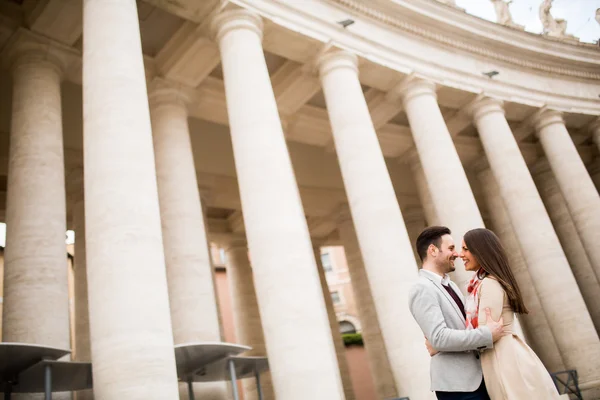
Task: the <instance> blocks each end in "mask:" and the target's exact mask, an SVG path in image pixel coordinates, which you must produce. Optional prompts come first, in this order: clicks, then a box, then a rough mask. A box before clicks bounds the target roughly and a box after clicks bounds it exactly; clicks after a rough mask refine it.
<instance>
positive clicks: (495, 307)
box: [478, 278, 506, 327]
mask: <svg viewBox="0 0 600 400" xmlns="http://www.w3.org/2000/svg"><path fill="white" fill-rule="evenodd" d="M504 296H506V293H505V292H504V289H503V288H502V286H501V285H500V283H499V282H498V281H497V280H495V279H493V278H485V279H484V280H483V282H481V286H480V287H479V316H478V319H479V326H480V327H481V326H485V325H486V323H487V318H486V315H485V312H484V310H485V309H486V308H489V309H490V310H491V311H492V319H493V320H494V321H497V320H498V319H500V317H501V316H502V308H503V307H504Z"/></svg>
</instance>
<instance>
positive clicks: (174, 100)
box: [148, 78, 195, 113]
mask: <svg viewBox="0 0 600 400" xmlns="http://www.w3.org/2000/svg"><path fill="white" fill-rule="evenodd" d="M194 98H195V92H194V90H193V89H192V88H189V87H186V86H184V85H181V84H178V83H175V82H170V81H167V80H166V79H163V78H154V79H153V80H152V82H150V84H149V85H148V102H149V104H150V109H153V108H157V107H161V106H174V107H178V108H184V109H185V111H186V113H187V112H188V106H189V105H190V104H192V103H193V102H194Z"/></svg>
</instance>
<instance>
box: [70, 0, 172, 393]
mask: <svg viewBox="0 0 600 400" xmlns="http://www.w3.org/2000/svg"><path fill="white" fill-rule="evenodd" d="M83 21H84V23H83V27H84V32H83V41H84V43H83V49H84V50H83V115H84V174H85V199H86V204H85V224H86V227H85V228H86V254H87V270H88V300H89V310H90V337H91V343H92V359H93V360H94V392H95V396H96V397H97V398H99V399H105V400H117V399H119V400H120V399H145V400H152V399H156V400H159V399H160V400H164V399H176V398H178V395H179V393H178V388H177V374H176V369H175V354H174V351H173V333H172V329H171V318H170V314H169V298H168V289H167V279H166V273H165V257H164V252H163V241H162V234H161V225H160V211H159V204H158V193H157V186H156V173H155V164H154V152H153V149H152V130H151V126H150V115H149V109H148V97H147V91H146V78H145V75H144V63H143V58H142V49H141V43H140V32H139V25H138V15H137V9H136V2H135V1H134V0H123V1H118V2H116V1H110V0H85V1H84V14H83ZM106 21H110V23H109V24H107V23H106ZM62 241H63V243H64V233H63V236H62ZM63 246H64V245H63ZM62 254H63V257H64V248H63V253H62Z"/></svg>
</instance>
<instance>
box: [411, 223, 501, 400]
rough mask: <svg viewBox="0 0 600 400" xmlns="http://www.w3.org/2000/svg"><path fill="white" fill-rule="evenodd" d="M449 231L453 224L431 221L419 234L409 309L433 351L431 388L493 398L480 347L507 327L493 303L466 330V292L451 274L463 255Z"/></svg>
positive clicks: (447, 399)
mask: <svg viewBox="0 0 600 400" xmlns="http://www.w3.org/2000/svg"><path fill="white" fill-rule="evenodd" d="M450 234H451V232H450V229H448V228H446V227H444V226H432V227H429V228H426V229H425V230H424V231H423V232H421V234H420V235H419V237H418V238H417V253H418V254H419V257H420V258H421V261H422V262H423V268H422V269H421V270H420V271H419V280H418V281H417V283H416V284H415V285H414V286H413V287H412V289H411V291H410V294H409V306H410V311H411V313H412V315H413V317H414V318H415V320H416V321H417V323H418V324H419V326H420V327H421V330H422V331H423V333H424V334H425V338H426V339H427V346H428V350H429V352H430V354H432V358H431V390H433V391H435V392H436V396H437V398H438V399H440V400H489V396H488V394H487V391H486V389H485V382H484V381H483V374H482V371H481V363H480V361H479V351H480V350H483V349H487V348H492V346H493V343H494V342H495V341H497V340H498V339H500V338H501V337H502V336H504V335H506V334H507V333H506V332H504V327H503V321H502V318H501V319H500V320H499V321H498V322H495V321H492V320H491V317H490V315H491V314H490V311H489V309H486V314H487V318H488V321H487V324H486V325H485V326H482V327H481V328H479V329H473V330H465V327H466V324H465V309H464V300H463V296H462V293H461V292H460V290H459V288H458V286H456V284H454V282H452V281H451V280H450V278H449V276H448V273H450V272H452V271H454V270H455V268H454V260H455V259H456V258H458V253H457V251H456V247H455V245H454V241H453V240H452V236H450ZM433 349H435V350H433ZM438 351H439V353H437V352H438ZM435 353H437V354H435ZM434 354H435V355H434Z"/></svg>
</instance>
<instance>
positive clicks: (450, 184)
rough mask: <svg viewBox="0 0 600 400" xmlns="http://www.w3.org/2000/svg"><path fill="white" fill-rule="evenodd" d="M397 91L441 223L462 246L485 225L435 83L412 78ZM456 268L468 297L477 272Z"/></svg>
mask: <svg viewBox="0 0 600 400" xmlns="http://www.w3.org/2000/svg"><path fill="white" fill-rule="evenodd" d="M397 92H398V94H399V95H400V96H401V97H402V103H403V105H404V111H405V112H406V116H407V117H408V121H409V123H410V129H411V131H412V136H413V140H414V142H415V148H416V150H417V153H418V155H419V160H420V162H421V166H422V168H423V172H424V176H425V181H426V182H427V183H426V184H427V187H428V188H429V192H430V194H431V199H432V202H433V205H434V208H435V210H436V214H437V216H438V218H439V222H440V224H441V225H445V226H448V227H449V228H450V229H451V230H452V236H453V238H454V240H455V242H456V245H457V247H459V246H460V243H461V241H462V237H463V235H464V234H465V232H467V231H468V230H471V229H474V228H482V227H483V226H484V223H483V219H482V218H481V213H480V212H479V208H477V203H476V202H475V196H474V195H473V191H472V190H471V186H470V185H469V181H468V179H467V175H466V173H465V170H464V169H463V166H462V164H461V161H460V158H459V157H458V153H457V151H456V148H455V147H454V143H453V141H452V137H451V136H450V132H448V128H447V127H446V122H445V121H444V117H443V116H442V112H441V111H440V107H439V106H438V103H437V96H436V93H435V84H434V83H432V82H428V81H424V80H420V79H412V80H410V81H408V82H407V83H405V84H403V85H401V86H400V87H399V88H398V90H397ZM421 184H424V183H421ZM455 267H456V271H454V272H453V273H452V278H453V280H454V281H455V282H456V284H458V287H460V290H462V291H463V293H465V294H466V290H467V285H468V283H469V280H470V279H471V277H472V276H473V273H472V272H468V271H466V270H465V268H464V266H463V264H462V261H459V260H456V262H455Z"/></svg>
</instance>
